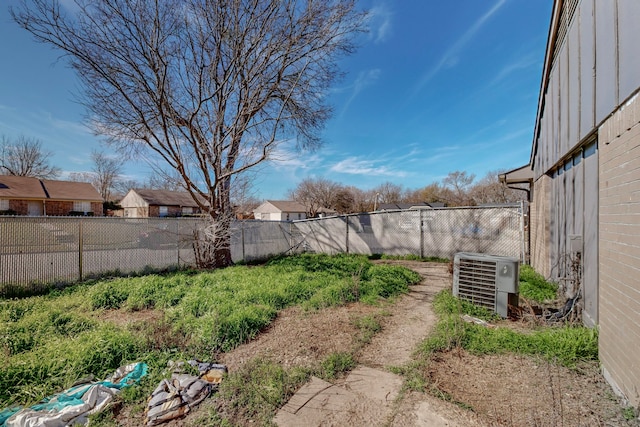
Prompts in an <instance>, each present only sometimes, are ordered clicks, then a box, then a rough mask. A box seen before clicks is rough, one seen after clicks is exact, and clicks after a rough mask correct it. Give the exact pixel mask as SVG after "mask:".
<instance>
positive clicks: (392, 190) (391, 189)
mask: <svg viewBox="0 0 640 427" xmlns="http://www.w3.org/2000/svg"><path fill="white" fill-rule="evenodd" d="M371 192H372V193H373V195H374V197H376V194H377V199H378V206H380V204H381V203H402V201H403V194H404V190H403V188H402V186H401V185H398V184H394V183H392V182H388V181H387V182H384V183H382V184H380V185H378V186H377V187H374V188H373V189H371Z"/></svg>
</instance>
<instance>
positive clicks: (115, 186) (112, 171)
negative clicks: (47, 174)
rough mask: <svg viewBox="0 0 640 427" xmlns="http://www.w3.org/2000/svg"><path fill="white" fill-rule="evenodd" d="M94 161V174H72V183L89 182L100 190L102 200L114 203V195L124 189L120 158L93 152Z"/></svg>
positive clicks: (70, 177)
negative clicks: (121, 180) (121, 178)
mask: <svg viewBox="0 0 640 427" xmlns="http://www.w3.org/2000/svg"><path fill="white" fill-rule="evenodd" d="M91 160H92V161H93V170H92V172H71V173H69V180H70V181H78V182H89V183H91V185H93V187H94V188H95V189H96V190H98V193H100V196H101V197H102V200H104V201H105V202H109V201H112V200H111V199H112V197H111V196H112V193H113V192H114V191H116V192H119V191H120V190H121V189H122V185H121V182H120V175H121V173H122V163H121V161H120V160H119V159H118V158H115V157H110V156H108V155H106V154H105V153H103V152H100V151H93V152H92V153H91Z"/></svg>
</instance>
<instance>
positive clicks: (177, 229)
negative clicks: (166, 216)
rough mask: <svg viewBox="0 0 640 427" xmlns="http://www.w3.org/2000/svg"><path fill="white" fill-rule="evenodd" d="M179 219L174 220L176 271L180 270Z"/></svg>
mask: <svg viewBox="0 0 640 427" xmlns="http://www.w3.org/2000/svg"><path fill="white" fill-rule="evenodd" d="M180 218H181V217H178V218H176V221H175V223H176V254H177V256H178V270H180Z"/></svg>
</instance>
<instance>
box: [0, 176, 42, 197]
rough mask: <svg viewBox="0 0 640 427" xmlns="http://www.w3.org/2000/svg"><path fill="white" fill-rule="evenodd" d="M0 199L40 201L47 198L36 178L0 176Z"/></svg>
mask: <svg viewBox="0 0 640 427" xmlns="http://www.w3.org/2000/svg"><path fill="white" fill-rule="evenodd" d="M0 197H2V198H6V199H8V198H11V199H16V198H20V199H40V200H42V199H46V198H47V193H45V191H44V187H43V186H42V183H41V182H40V180H39V179H38V178H31V177H25V176H13V175H0Z"/></svg>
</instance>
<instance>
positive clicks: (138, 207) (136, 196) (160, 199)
mask: <svg viewBox="0 0 640 427" xmlns="http://www.w3.org/2000/svg"><path fill="white" fill-rule="evenodd" d="M119 204H120V206H121V207H122V209H123V211H124V217H126V218H148V217H177V216H185V215H198V214H201V213H202V211H201V209H200V206H198V204H197V203H196V202H195V201H194V200H193V197H191V195H190V194H189V193H188V192H186V191H169V190H149V189H144V188H136V189H131V190H129V192H128V193H127V194H126V195H125V196H124V197H123V198H122V200H120V203H119ZM202 204H203V205H206V204H207V202H205V201H204V200H203V201H202Z"/></svg>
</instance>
